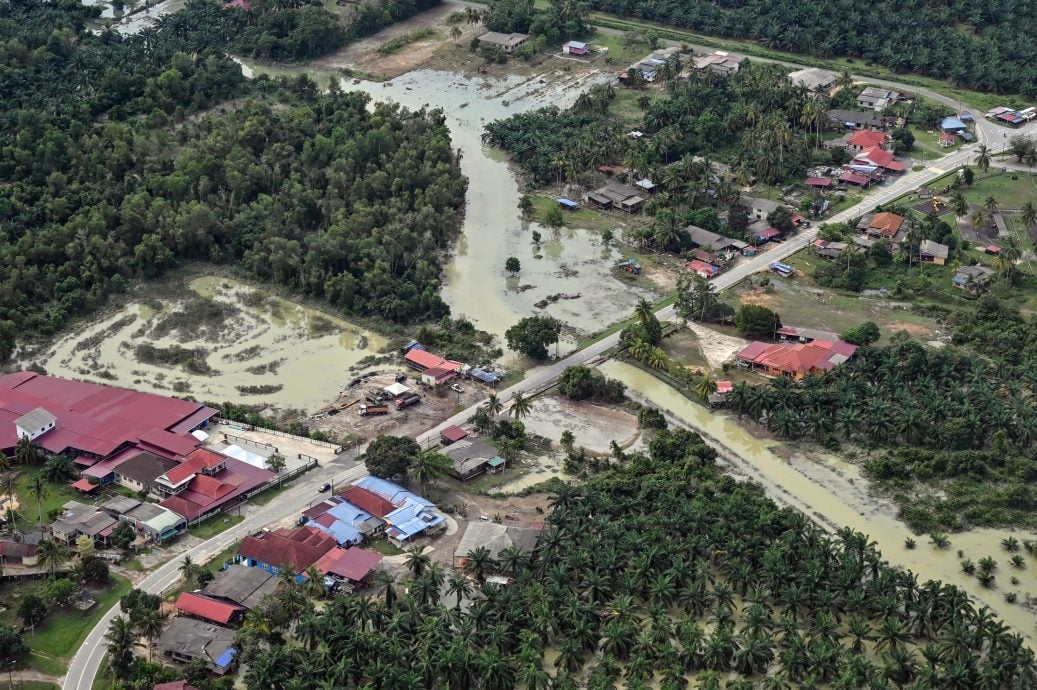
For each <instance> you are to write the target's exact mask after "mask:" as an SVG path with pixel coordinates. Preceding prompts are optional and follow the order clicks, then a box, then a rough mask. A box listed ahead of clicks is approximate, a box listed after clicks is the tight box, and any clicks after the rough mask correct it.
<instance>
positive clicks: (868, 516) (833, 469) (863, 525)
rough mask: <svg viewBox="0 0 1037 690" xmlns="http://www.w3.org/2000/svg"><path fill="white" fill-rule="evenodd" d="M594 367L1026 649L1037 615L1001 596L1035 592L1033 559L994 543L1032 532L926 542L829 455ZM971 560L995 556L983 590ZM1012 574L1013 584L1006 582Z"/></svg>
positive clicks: (636, 372)
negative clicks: (1018, 559)
mask: <svg viewBox="0 0 1037 690" xmlns="http://www.w3.org/2000/svg"><path fill="white" fill-rule="evenodd" d="M600 369H601V371H602V373H604V374H606V375H607V376H609V377H610V378H613V379H616V380H618V381H622V382H623V383H625V384H626V385H627V387H628V389H629V390H630V392H631V394H632V395H634V396H635V397H639V398H643V399H648V400H650V401H651V403H652V404H653V405H655V406H657V407H659V408H661V409H663V410H665V411H667V412H669V413H670V414H671V415H672V416H673V417H675V418H677V419H679V420H682V421H683V422H684V423H686V424H687V425H688V426H689V427H690V428H692V429H695V430H697V431H699V432H701V433H702V434H703V436H706V437H708V438H709V439H710V440H711V441H712V442H713V445H714V446H715V447H717V448H718V450H721V451H722V455H723V459H724V460H725V461H727V462H728V463H729V464H730V465H731V469H732V470H733V472H734V473H735V474H740V475H743V476H745V477H746V478H748V479H751V480H753V481H755V482H758V483H759V484H761V485H762V486H763V487H764V488H765V489H766V490H767V493H768V495H769V496H771V497H772V498H774V499H775V500H776V501H778V502H779V503H782V504H785V505H789V506H792V507H794V508H797V509H799V510H800V511H802V512H804V513H806V514H808V515H811V516H814V517H818V518H819V519H821V520H822V521H823V522H824V523H826V525H827V526H828V527H830V528H837V527H840V526H843V525H846V526H849V527H850V528H852V529H854V530H856V531H859V532H862V533H864V534H866V535H868V536H869V537H870V539H871V540H873V541H875V542H876V543H877V544H878V548H879V549H880V550H881V551H882V555H883V556H884V557H885V558H886V560H888V561H889V562H890V563H891V564H893V565H895V566H900V567H903V568H906V569H909V570H911V571H913V572H914V573H915V574H916V575H917V576H918V578H919V581H921V582H924V581H926V580H942V581H944V582H947V583H950V584H954V585H957V586H958V587H961V588H962V589H964V590H965V591H967V592H968V593H969V594H970V595H971V596H972V597H973V598H974V599H976V600H977V602H979V603H981V604H984V605H986V606H989V607H990V608H991V609H992V610H993V611H995V612H997V614H998V615H999V616H1000V617H1001V618H1002V619H1003V620H1004V621H1005V623H1007V624H1008V625H1011V626H1012V627H1013V628H1015V629H1016V630H1018V631H1019V633H1020V634H1022V635H1023V636H1024V638H1025V639H1026V641H1027V643H1028V645H1029V646H1030V647H1031V648H1034V647H1037V643H1035V642H1037V641H1035V632H1037V631H1035V628H1034V626H1035V623H1037V615H1035V614H1034V613H1033V612H1031V611H1028V610H1027V609H1026V608H1024V607H1023V606H1022V605H1021V604H1009V603H1007V602H1006V601H1005V599H1004V594H1005V593H1006V592H1009V591H1014V592H1017V593H1018V596H1019V602H1023V601H1024V600H1025V598H1026V595H1027V594H1032V595H1035V596H1037V574H1035V570H1034V569H1035V568H1037V562H1035V561H1034V559H1032V558H1030V557H1028V556H1025V558H1026V559H1027V567H1026V568H1025V569H1022V570H1017V569H1015V568H1012V567H1011V566H1010V564H1009V562H1008V559H1009V554H1007V553H1006V552H1005V551H1003V550H1002V549H1001V547H1000V541H1001V539H1002V538H1004V537H1006V536H1008V535H1009V534H1011V535H1012V536H1015V537H1016V538H1017V539H1019V540H1020V541H1022V540H1023V539H1033V538H1035V537H1037V535H1033V534H1030V533H1026V532H1022V531H1018V530H1017V531H1014V532H1013V531H1009V530H997V529H975V530H970V531H968V532H964V533H959V534H951V535H950V540H951V545H950V548H948V549H937V548H935V547H933V546H931V545H930V544H929V542H928V540H927V537H926V536H925V535H914V534H912V533H911V531H910V530H909V529H908V528H907V527H906V526H905V525H904V524H903V523H902V522H900V521H899V520H897V519H896V517H895V514H894V513H893V512H892V510H893V509H892V507H891V506H889V505H888V504H884V502H883V501H882V500H881V499H876V498H874V497H872V496H869V494H868V491H867V479H866V478H864V477H862V476H861V474H860V471H859V470H858V468H857V467H856V466H855V465H852V464H850V463H845V462H840V461H838V460H835V459H832V460H831V461H830V462H828V461H826V462H824V463H820V462H816V461H811V460H808V459H806V458H803V457H793V458H792V460H790V461H786V460H783V459H782V458H781V457H779V456H778V455H777V454H776V453H775V452H774V451H773V450H772V449H773V448H777V447H780V446H781V445H782V444H780V443H779V442H777V441H771V440H761V439H758V438H756V437H754V436H753V435H752V434H750V433H749V432H748V431H746V429H745V428H744V427H742V426H741V425H739V424H738V423H737V422H736V421H735V420H734V418H732V417H730V416H728V415H722V414H716V413H714V412H712V411H710V410H708V409H706V408H704V407H702V406H701V405H699V404H697V403H694V402H692V401H690V400H688V399H687V398H685V397H684V396H683V395H681V394H680V393H679V392H677V391H676V390H674V389H673V388H672V387H670V386H668V385H666V384H665V383H663V382H662V381H660V380H659V379H657V378H655V377H654V376H652V375H651V374H648V373H647V372H645V371H642V370H641V369H638V368H637V367H634V366H631V365H630V364H626V363H625V362H618V361H614V360H613V361H609V362H606V363H604V364H603V365H601V367H600ZM907 537H914V538H915V540H916V541H917V544H918V545H917V547H916V548H915V549H913V550H909V549H906V548H905V547H904V539H905V538H907ZM959 549H960V550H961V551H963V557H964V558H969V559H971V560H972V561H973V562H974V563H975V562H976V561H978V560H979V559H980V558H982V557H984V556H990V557H992V558H993V559H994V560H996V561H997V562H998V569H997V571H996V573H995V574H996V575H997V585H996V587H995V588H994V589H985V588H983V587H982V586H980V584H979V583H978V582H977V581H976V579H975V578H974V577H970V576H967V575H965V574H964V573H962V572H961V567H960V561H961V558H959V557H958V555H957V552H958V550H959ZM1013 576H1014V577H1017V578H1018V579H1019V584H1018V585H1013V584H1011V582H1010V578H1011V577H1013Z"/></svg>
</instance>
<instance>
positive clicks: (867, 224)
mask: <svg viewBox="0 0 1037 690" xmlns="http://www.w3.org/2000/svg"><path fill="white" fill-rule="evenodd" d="M909 227H910V226H909V225H908V222H907V219H906V218H904V216H901V215H898V214H896V213H891V212H889V211H880V212H878V213H869V214H867V215H865V216H863V217H862V218H861V219H860V221H859V222H858V223H857V230H858V231H859V232H860V233H861V234H862V235H863V236H864V237H865V238H866V239H868V240H871V241H872V243H874V242H876V241H878V240H886V241H888V242H889V246H890V250H891V251H894V252H896V251H898V250H899V249H900V245H901V244H902V243H904V242H905V241H906V240H907V234H908V229H909ZM865 246H867V247H870V246H871V244H866V245H865Z"/></svg>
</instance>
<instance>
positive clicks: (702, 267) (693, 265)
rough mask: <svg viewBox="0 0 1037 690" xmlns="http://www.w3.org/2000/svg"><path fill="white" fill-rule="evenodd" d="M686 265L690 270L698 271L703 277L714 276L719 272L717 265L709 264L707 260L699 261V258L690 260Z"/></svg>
mask: <svg viewBox="0 0 1037 690" xmlns="http://www.w3.org/2000/svg"><path fill="white" fill-rule="evenodd" d="M685 266H686V268H687V269H688V270H689V271H695V273H698V274H699V275H700V276H702V277H703V278H712V277H713V276H715V275H716V274H717V268H716V266H713V265H712V264H707V263H706V262H705V261H699V260H698V259H693V260H691V261H689V262H688V263H687V264H685Z"/></svg>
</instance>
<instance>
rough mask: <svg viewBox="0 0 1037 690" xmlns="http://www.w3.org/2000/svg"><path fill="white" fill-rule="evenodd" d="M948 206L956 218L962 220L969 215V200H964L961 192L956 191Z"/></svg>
mask: <svg viewBox="0 0 1037 690" xmlns="http://www.w3.org/2000/svg"><path fill="white" fill-rule="evenodd" d="M950 205H951V208H952V209H954V215H956V216H957V217H958V218H964V217H965V216H967V215H968V214H969V200H968V199H966V198H965V194H964V193H962V191H961V190H958V191H956V192H955V193H954V196H952V197H951V204H950Z"/></svg>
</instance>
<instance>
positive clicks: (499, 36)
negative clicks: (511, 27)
mask: <svg viewBox="0 0 1037 690" xmlns="http://www.w3.org/2000/svg"><path fill="white" fill-rule="evenodd" d="M476 40H478V41H479V43H480V45H485V46H493V47H495V48H500V49H501V50H502V51H504V52H505V53H507V54H508V55H510V54H512V53H514V52H515V51H516V50H517V49H518V47H519V46H520V45H522V44H523V43H525V42H526V41H528V40H529V34H519V33H512V34H503V33H501V32H499V31H487V32H486V33H484V34H483V35H481V36H479V37H478V39H476Z"/></svg>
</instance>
